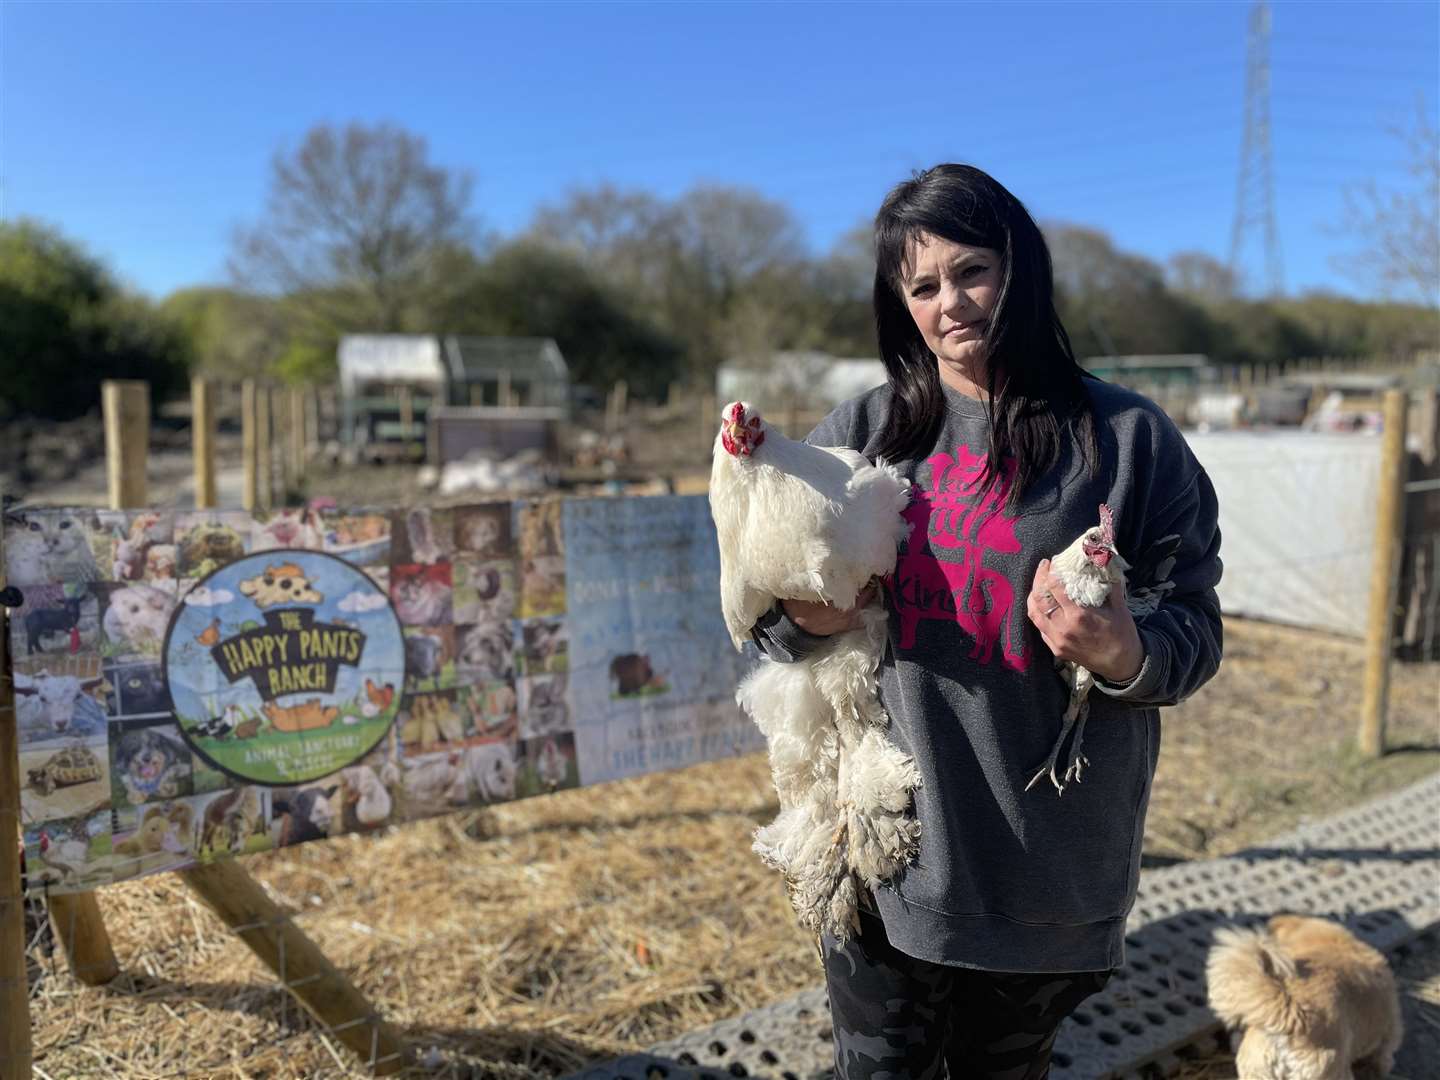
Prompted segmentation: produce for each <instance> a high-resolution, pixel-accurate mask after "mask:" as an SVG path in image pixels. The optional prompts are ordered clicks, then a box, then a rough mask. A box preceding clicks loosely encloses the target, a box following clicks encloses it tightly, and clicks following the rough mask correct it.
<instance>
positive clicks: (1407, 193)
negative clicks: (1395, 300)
mask: <svg viewBox="0 0 1440 1080" xmlns="http://www.w3.org/2000/svg"><path fill="white" fill-rule="evenodd" d="M1391 131H1392V133H1393V134H1394V135H1395V136H1396V137H1397V138H1398V139H1400V140H1401V141H1402V142H1403V143H1404V144H1405V153H1406V159H1407V160H1406V171H1407V172H1408V173H1409V174H1410V175H1411V176H1412V177H1414V179H1415V186H1414V187H1412V188H1410V189H1408V190H1395V189H1382V188H1381V187H1380V185H1378V184H1376V183H1375V181H1373V180H1370V181H1367V182H1366V183H1364V184H1361V185H1359V186H1358V187H1355V188H1352V189H1350V190H1347V191H1346V193H1345V202H1346V207H1345V210H1346V213H1345V228H1346V231H1347V232H1354V233H1356V234H1357V235H1359V236H1361V237H1363V238H1364V244H1365V246H1364V247H1363V248H1361V249H1360V251H1359V252H1357V253H1355V254H1350V255H1344V256H1339V257H1337V258H1335V259H1334V260H1332V261H1333V262H1334V264H1335V266H1336V268H1337V269H1339V270H1340V271H1341V272H1343V273H1346V274H1348V275H1349V276H1350V277H1352V278H1354V279H1355V280H1356V281H1358V282H1361V283H1364V284H1366V285H1369V286H1372V287H1373V286H1375V285H1377V284H1378V285H1379V286H1380V290H1381V291H1382V292H1383V293H1384V294H1385V295H1386V296H1396V297H1407V298H1419V299H1420V300H1421V301H1422V302H1423V303H1426V304H1429V305H1430V306H1432V307H1435V306H1440V130H1437V129H1436V127H1435V126H1434V125H1433V124H1431V123H1430V121H1429V119H1428V117H1427V116H1426V110H1425V107H1424V104H1423V103H1421V104H1420V105H1419V106H1417V108H1416V114H1415V123H1414V126H1413V127H1411V128H1409V129H1404V128H1392V129H1391Z"/></svg>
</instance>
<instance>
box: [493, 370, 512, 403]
mask: <svg viewBox="0 0 1440 1080" xmlns="http://www.w3.org/2000/svg"><path fill="white" fill-rule="evenodd" d="M495 404H497V405H499V406H500V407H501V408H502V409H508V408H509V407H510V372H509V371H502V372H500V378H499V381H498V383H497V385H496V387H495Z"/></svg>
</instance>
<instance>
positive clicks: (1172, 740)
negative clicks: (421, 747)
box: [34, 621, 1440, 1080]
mask: <svg viewBox="0 0 1440 1080" xmlns="http://www.w3.org/2000/svg"><path fill="white" fill-rule="evenodd" d="M1227 631H1228V634H1229V640H1228V642H1227V661H1226V665H1225V669H1224V671H1223V673H1222V675H1221V677H1220V678H1218V679H1217V680H1216V681H1215V682H1214V683H1213V684H1212V685H1211V686H1209V687H1207V688H1206V689H1205V690H1204V691H1202V692H1201V693H1200V694H1199V695H1197V697H1196V698H1195V699H1193V700H1192V701H1190V702H1188V703H1186V704H1185V705H1184V706H1182V707H1181V708H1179V709H1177V710H1175V711H1173V712H1172V713H1170V714H1168V716H1167V720H1166V727H1165V732H1166V734H1165V740H1166V743H1165V747H1164V749H1163V751H1162V754H1161V766H1160V776H1159V778H1158V779H1157V782H1156V796H1155V801H1154V804H1153V809H1152V813H1151V821H1150V829H1149V831H1148V834H1147V851H1148V852H1149V853H1150V854H1152V855H1153V856H1162V857H1204V856H1210V855H1218V854H1223V853H1225V852H1228V851H1232V850H1234V849H1236V848H1238V847H1242V846H1244V845H1245V844H1247V843H1251V842H1254V841H1257V840H1259V839H1261V838H1263V837H1265V836H1268V835H1271V834H1274V833H1275V832H1277V831H1279V830H1281V829H1283V828H1285V827H1287V826H1289V825H1291V824H1293V823H1294V822H1295V821H1296V820H1297V819H1299V818H1300V817H1302V816H1304V815H1305V814H1307V813H1309V814H1315V815H1319V814H1327V813H1331V812H1333V811H1334V810H1337V809H1339V808H1340V807H1342V806H1344V805H1347V804H1351V803H1354V802H1357V801H1360V800H1361V799H1363V798H1365V797H1367V796H1370V795H1372V794H1374V793H1377V792H1380V791H1384V790H1388V789H1391V788H1394V787H1398V786H1400V785H1401V784H1403V783H1406V782H1408V781H1409V780H1411V779H1414V778H1415V777H1417V776H1419V775H1421V774H1424V773H1427V772H1431V771H1433V770H1435V769H1436V768H1437V767H1440V745H1437V731H1436V719H1435V718H1436V716H1437V708H1436V706H1437V697H1440V665H1428V666H1424V667H1420V666H1409V667H1404V668H1398V669H1397V672H1396V679H1395V685H1394V691H1393V703H1394V713H1393V720H1392V728H1391V740H1392V744H1403V745H1406V746H1409V747H1412V749H1407V750H1405V751H1403V752H1398V753H1394V754H1391V755H1389V756H1387V757H1386V758H1385V759H1383V760H1382V761H1379V762H1368V763H1367V762H1361V761H1359V760H1357V759H1356V758H1355V757H1354V756H1353V755H1352V754H1350V753H1349V752H1348V751H1347V750H1346V749H1345V746H1346V744H1347V742H1348V740H1349V738H1350V736H1351V734H1352V729H1353V726H1354V720H1355V717H1356V715H1357V711H1358V699H1359V687H1360V675H1361V660H1360V647H1359V645H1358V644H1357V643H1354V642H1349V641H1344V640H1340V639H1336V638H1330V637H1327V636H1324V635H1319V634H1309V633H1304V632H1299V631H1293V630H1287V629H1283V628H1277V627H1272V626H1266V625H1261V624H1256V623H1245V622H1238V621H1232V622H1230V623H1229V624H1228V626H1227ZM773 810H774V797H773V794H772V792H771V789H770V785H769V778H768V775H767V772H766V768H765V764H764V762H763V760H762V759H760V758H758V757H749V758H741V759H736V760H731V761H724V762H717V763H713V764H710V765H705V766H699V767H696V768H693V769H690V770H686V771H684V772H678V773H668V774H661V775H657V776H652V777H647V778H642V779H638V780H633V781H626V782H623V783H618V784H611V785H606V786H603V787H597V788H589V789H580V790H577V791H570V792H563V793H561V794H558V795H554V796H550V797H547V798H543V799H533V800H529V801H526V802H521V803H515V804H510V805H506V806H502V807H497V808H494V809H491V810H488V811H483V812H480V813H471V814H468V815H459V816H454V817H449V818H443V819H439V820H434V821H429V822H424V823H419V824H414V825H408V826H402V827H398V828H395V829H392V830H391V831H389V832H388V833H386V834H384V835H381V836H379V837H369V838H363V839H361V838H354V837H350V838H343V839H339V840H336V841H332V842H329V843H326V844H312V845H306V846H303V847H299V848H293V849H286V850H281V851H278V852H273V853H269V854H266V855H261V856H255V857H252V858H251V859H250V860H249V861H248V863H247V865H248V867H249V868H250V869H251V870H252V872H253V873H254V874H255V876H256V877H257V878H259V879H260V880H261V881H262V882H264V883H265V885H266V887H267V888H268V889H269V890H270V892H271V893H272V895H273V896H274V897H275V898H276V900H277V901H279V902H280V903H281V904H282V905H284V906H285V907H286V908H287V909H288V910H290V911H292V912H294V917H295V919H296V921H297V922H298V923H299V924H300V925H301V926H302V927H303V928H304V929H305V930H306V931H307V932H308V933H309V934H310V935H311V936H312V937H314V938H315V939H316V940H317V941H318V942H319V943H320V945H321V946H322V947H323V948H324V949H325V950H326V952H327V953H328V955H329V956H330V957H331V958H332V959H333V960H334V961H335V962H336V963H337V964H339V965H340V966H341V967H342V968H344V969H345V970H346V971H347V972H348V973H349V974H350V975H351V976H352V977H353V978H354V979H355V981H356V982H357V983H358V984H359V985H360V987H361V988H362V990H363V991H364V992H365V993H366V994H367V995H369V996H370V998H371V1000H372V1001H373V1002H374V1003H375V1005H376V1006H377V1007H378V1008H379V1009H381V1010H382V1011H383V1012H384V1014H385V1015H386V1016H388V1017H389V1018H391V1019H392V1020H393V1021H395V1022H396V1023H397V1024H399V1025H400V1026H401V1027H402V1028H403V1029H404V1031H405V1033H406V1036H407V1038H408V1039H409V1040H410V1041H411V1042H412V1044H413V1045H414V1047H415V1049H416V1051H417V1056H418V1058H419V1060H420V1061H422V1062H426V1063H427V1064H426V1065H423V1066H422V1065H417V1066H415V1067H413V1068H411V1069H410V1070H408V1071H407V1073H406V1075H410V1076H439V1077H466V1076H473V1077H481V1076H484V1077H496V1078H516V1080H519V1078H526V1080H529V1078H539V1077H549V1076H554V1075H557V1074H559V1073H562V1072H565V1071H567V1070H570V1069H573V1068H575V1067H578V1066H580V1065H582V1064H583V1063H585V1062H588V1061H592V1060H594V1059H596V1058H600V1057H603V1056H607V1055H612V1054H615V1053H618V1052H621V1051H624V1050H627V1049H632V1048H637V1047H643V1046H645V1045H648V1044H650V1043H653V1042H656V1041H659V1040H661V1039H664V1038H668V1037H672V1036H674V1035H677V1034H679V1033H681V1032H684V1031H686V1030H689V1029H691V1028H694V1027H697V1026H700V1025H703V1024H706V1023H710V1022H713V1021H715V1020H718V1019H721V1018H724V1017H728V1016H732V1015H734V1014H736V1013H738V1012H740V1011H742V1010H745V1009H748V1008H752V1007H755V1006H758V1005H761V1004H764V1003H766V1002H769V1001H771V1000H774V999H776V998H778V997H781V996H784V995H786V994H788V993H790V992H793V991H795V990H798V989H801V988H804V987H807V986H811V985H814V984H816V983H817V982H818V981H819V979H820V972H819V967H818V964H817V961H816V957H815V951H814V945H813V944H812V942H811V941H810V940H809V939H808V938H807V937H806V936H805V935H804V934H803V933H801V932H800V931H799V930H798V929H797V928H796V927H795V925H794V921H793V918H792V917H791V914H790V911H789V908H788V906H787V904H786V902H785V899H784V896H783V891H782V888H781V885H780V882H779V881H778V880H777V879H776V878H775V877H774V876H773V875H772V874H770V873H769V872H768V871H765V870H763V869H762V868H761V866H760V865H759V863H758V861H757V860H756V859H755V858H754V856H753V855H751V853H750V851H749V836H750V832H751V830H752V829H753V828H754V827H755V825H756V824H757V823H759V822H761V821H763V820H767V819H768V817H769V815H770V814H772V813H773ZM99 895H100V900H101V904H102V907H103V908H104V910H105V913H106V917H107V921H108V923H109V925H110V928H111V932H112V935H113V937H114V940H115V946H116V951H117V953H118V955H119V957H120V961H121V965H122V967H123V968H124V969H125V971H126V974H125V975H123V976H122V977H121V978H120V979H119V980H117V981H116V983H114V984H112V985H111V986H110V987H108V988H104V989H89V988H84V987H79V986H77V985H76V984H75V983H73V982H72V981H71V980H70V979H69V978H68V976H66V975H64V974H63V972H62V971H61V970H60V969H61V968H63V961H56V960H46V961H45V964H46V966H47V970H49V971H52V972H54V974H53V975H47V977H45V978H43V979H42V980H41V981H40V982H39V983H38V985H37V987H36V996H35V1000H34V1025H35V1042H36V1051H37V1065H38V1070H37V1075H39V1076H41V1077H42V1080H43V1078H44V1077H51V1078H53V1080H61V1078H71V1077H125V1078H131V1077H175V1076H185V1077H237V1078H238V1077H257V1078H258V1077H270V1078H277V1080H278V1078H282V1077H284V1078H291V1077H294V1078H298V1077H306V1078H311V1077H338V1076H346V1075H352V1074H353V1075H363V1070H361V1069H359V1068H358V1067H356V1066H355V1065H354V1064H353V1060H354V1059H352V1058H351V1057H350V1056H349V1055H348V1054H347V1052H346V1051H345V1050H344V1049H343V1048H342V1047H340V1045H339V1044H338V1042H337V1041H336V1040H335V1038H334V1037H333V1036H327V1035H326V1034H324V1033H323V1032H321V1031H320V1030H319V1029H318V1028H317V1027H316V1026H315V1025H314V1024H312V1023H311V1022H310V1021H309V1020H308V1018H306V1017H305V1016H304V1015H303V1014H302V1013H301V1012H300V1011H299V1009H298V1007H297V1006H295V1005H294V1004H293V1002H291V1001H290V1000H289V999H288V997H287V995H286V994H285V993H284V992H283V991H281V990H280V989H278V988H277V987H276V985H275V983H274V981H273V979H272V978H271V977H270V975H269V973H268V972H267V971H266V970H265V969H263V968H262V967H261V966H260V965H259V963H258V962H257V961H255V960H254V959H253V958H252V957H251V955H250V954H249V952H248V951H247V950H246V949H245V948H244V946H242V945H240V944H239V943H238V942H237V941H235V940H234V939H233V938H231V937H230V936H228V935H227V934H226V933H225V932H224V930H223V929H222V927H221V925H220V924H219V922H218V920H216V919H215V918H214V917H213V916H212V915H211V914H210V913H209V912H208V910H207V909H205V908H204V907H202V906H201V905H200V904H199V903H197V902H196V901H195V900H193V899H191V897H190V895H189V894H188V892H187V890H186V889H185V888H184V886H183V885H182V884H181V882H180V881H179V879H177V878H174V877H171V876H168V875H165V876H160V877H154V878H147V879H142V880H140V881H136V882H131V883H128V884H123V885H118V886H114V887H111V888H107V889H105V890H102V891H101V893H100V894H99ZM1432 952H1433V950H1432ZM1417 978H1418V979H1419V983H1420V985H1421V986H1422V987H1424V991H1423V992H1424V993H1426V994H1430V995H1432V998H1431V1000H1440V981H1434V980H1435V979H1436V970H1435V968H1434V967H1433V966H1432V967H1431V968H1430V974H1429V975H1428V976H1426V975H1424V974H1423V973H1422V974H1421V975H1420V976H1418V977H1417ZM1427 980H1429V981H1427ZM1430 1015H1432V1016H1433V1015H1435V1013H1433V1012H1432V1013H1431V1014H1430ZM1433 1022H1434V1021H1433V1020H1432V1021H1431V1023H1433ZM1199 1066H1200V1063H1194V1064H1193V1065H1192V1070H1193V1069H1194V1068H1198V1067H1199ZM1205 1067H1206V1068H1210V1069H1211V1070H1212V1071H1210V1072H1194V1071H1192V1072H1191V1073H1190V1074H1189V1075H1190V1077H1191V1080H1201V1078H1204V1080H1216V1078H1218V1077H1220V1076H1223V1075H1225V1073H1224V1071H1223V1070H1224V1068H1225V1059H1224V1058H1223V1057H1217V1058H1216V1060H1215V1061H1214V1062H1212V1063H1208V1064H1206V1066H1205ZM1215 1070H1219V1071H1215ZM1416 1075H1417V1076H1418V1075H1419V1074H1416Z"/></svg>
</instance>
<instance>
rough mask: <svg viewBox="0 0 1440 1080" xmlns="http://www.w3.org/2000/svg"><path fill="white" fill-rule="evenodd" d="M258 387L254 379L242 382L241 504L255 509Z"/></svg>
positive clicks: (258, 488)
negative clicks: (242, 463)
mask: <svg viewBox="0 0 1440 1080" xmlns="http://www.w3.org/2000/svg"><path fill="white" fill-rule="evenodd" d="M256 397H257V387H256V386H255V380H254V379H246V380H245V381H244V382H243V383H241V384H240V442H241V445H242V446H243V447H244V450H243V454H244V458H245V486H244V490H243V491H242V493H241V495H240V505H241V506H243V507H244V508H245V509H246V510H255V509H256V508H258V507H259V505H260V477H259V471H260V453H259V443H258V441H257V439H258V434H259V433H258V432H257V431H256V424H255V411H256V404H255V401H256Z"/></svg>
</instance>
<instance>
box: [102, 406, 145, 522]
mask: <svg viewBox="0 0 1440 1080" xmlns="http://www.w3.org/2000/svg"><path fill="white" fill-rule="evenodd" d="M100 400H101V403H102V405H103V407H104V412H105V476H106V479H107V481H108V482H109V487H110V492H109V497H110V507H111V509H121V508H124V507H133V506H144V505H145V500H146V491H145V455H146V453H147V452H148V451H149V448H150V387H149V386H148V385H147V384H145V383H143V382H137V381H134V380H131V379H125V380H121V379H107V380H106V381H105V382H104V383H102V384H101V387H100Z"/></svg>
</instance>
